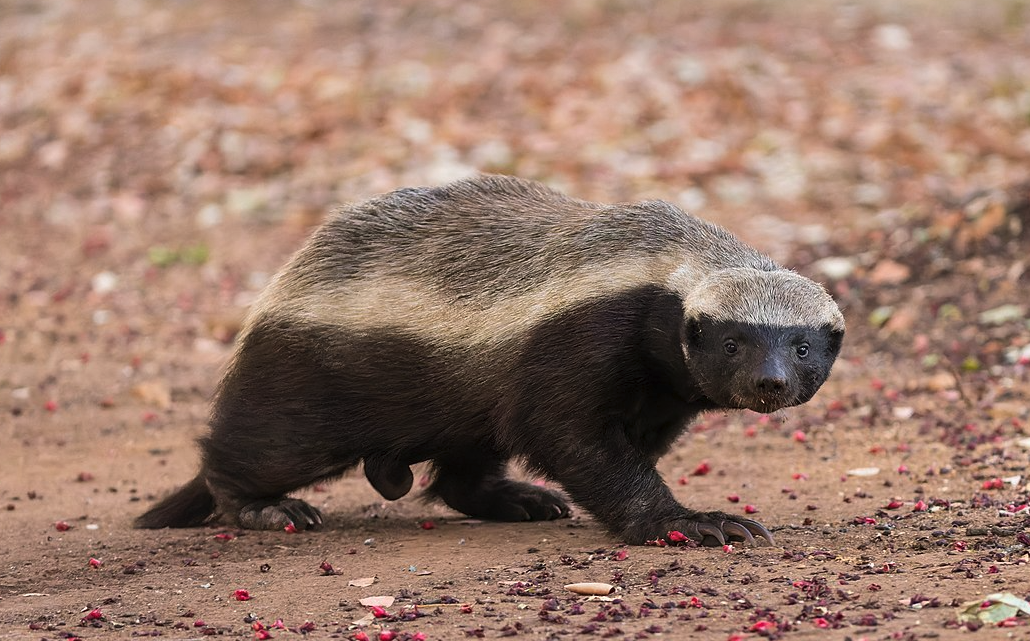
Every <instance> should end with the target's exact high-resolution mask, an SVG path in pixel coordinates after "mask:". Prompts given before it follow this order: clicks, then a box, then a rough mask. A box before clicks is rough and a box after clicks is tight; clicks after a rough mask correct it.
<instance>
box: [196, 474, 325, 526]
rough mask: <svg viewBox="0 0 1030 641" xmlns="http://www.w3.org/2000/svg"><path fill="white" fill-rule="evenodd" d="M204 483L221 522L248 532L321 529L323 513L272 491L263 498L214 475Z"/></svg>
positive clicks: (256, 489) (305, 503)
mask: <svg viewBox="0 0 1030 641" xmlns="http://www.w3.org/2000/svg"><path fill="white" fill-rule="evenodd" d="M207 482H208V483H207V484H208V488H209V489H210V491H211V494H212V496H214V499H215V515H216V518H217V519H218V520H220V521H223V522H226V523H230V524H234V525H238V526H239V527H242V528H245V529H248V530H282V529H285V528H287V527H289V526H290V525H292V526H293V527H295V528H296V529H298V530H314V529H318V528H319V527H321V525H322V513H321V512H320V511H319V510H318V508H316V507H314V506H313V505H311V504H310V503H308V502H307V501H304V500H301V499H297V498H293V497H290V496H286V495H285V493H277V492H276V491H274V490H271V491H268V492H267V494H265V495H262V493H260V492H259V491H258V488H256V487H247V488H244V487H240V486H239V485H238V484H236V483H226V482H224V478H223V477H220V476H219V475H217V474H214V473H209V474H208V475H207Z"/></svg>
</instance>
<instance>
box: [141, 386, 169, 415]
mask: <svg viewBox="0 0 1030 641" xmlns="http://www.w3.org/2000/svg"><path fill="white" fill-rule="evenodd" d="M132 394H133V395H134V396H135V397H136V398H138V399H139V400H141V401H143V402H144V403H146V404H148V405H155V406H157V407H158V408H160V409H163V410H166V409H168V408H169V407H171V406H172V392H171V390H169V389H168V386H167V385H166V384H164V383H161V382H159V381H145V382H143V383H139V384H137V385H135V386H133V388H132Z"/></svg>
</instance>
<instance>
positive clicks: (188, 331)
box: [0, 0, 1030, 417]
mask: <svg viewBox="0 0 1030 641" xmlns="http://www.w3.org/2000/svg"><path fill="white" fill-rule="evenodd" d="M1028 17H1030V8H1028V3H1027V2H1026V1H1025V0H999V1H997V2H986V3H985V2H979V1H965V0H945V1H931V0H926V1H918V0H913V1H909V2H888V1H886V0H883V1H876V0H872V1H868V2H849V1H843V0H840V1H831V2H819V3H811V2H800V1H787V2H773V1H767V0H731V1H728V2H723V1H715V0H702V1H699V2H681V1H679V0H660V1H656V2H642V1H640V2H637V1H630V0H607V1H600V0H574V1H570V2H543V1H534V0H524V1H519V2H502V1H499V0H497V1H490V0H488V1H484V2H464V1H457V0H431V1H425V0H417V1H415V0H411V1H401V0H398V1H391V2H378V1H368V2H360V1H354V2H329V1H318V0H308V1H303V2H301V1H298V2H285V1H277V0H261V1H258V2H246V3H244V2H208V1H199V0H197V1H193V0H175V1H170V2H169V1H147V0H137V1H133V0H90V2H77V1H70V0H69V1H60V0H49V1H47V0H5V1H4V2H2V3H0V292H2V294H3V296H2V297H0V332H2V334H0V340H3V341H4V342H5V343H6V344H7V345H6V347H3V346H0V359H4V360H6V361H7V362H8V363H15V362H17V363H18V364H19V365H20V367H18V368H14V369H8V368H4V370H3V371H0V388H8V389H9V390H13V391H14V396H13V400H12V396H11V394H9V393H5V394H2V395H0V403H5V404H13V406H14V409H18V408H19V407H22V406H24V407H32V408H38V407H39V406H40V405H41V404H42V403H43V401H44V400H45V399H52V400H54V401H55V402H58V397H60V396H62V395H63V396H65V397H72V398H73V399H77V400H71V399H68V401H66V402H69V401H70V402H73V403H74V402H82V403H86V404H87V405H90V406H93V405H95V404H96V403H98V402H102V401H105V399H107V400H108V401H109V402H111V403H114V402H116V401H115V400H111V399H117V397H118V394H121V393H124V392H126V391H127V390H129V389H135V388H134V387H133V385H134V383H131V381H128V380H127V379H131V378H132V377H131V376H130V374H132V373H133V372H137V371H143V372H144V373H149V374H150V375H156V374H159V373H160V374H163V375H172V374H174V373H176V372H179V374H180V375H182V376H185V377H186V379H185V381H183V380H176V382H172V383H170V384H168V385H165V386H164V387H163V388H161V389H159V390H158V392H157V393H156V396H155V397H154V398H151V399H150V401H152V402H153V401H156V402H157V404H158V405H159V406H160V409H165V410H167V409H168V408H170V407H171V403H170V399H171V398H172V397H175V396H176V395H177V396H178V397H179V398H184V397H190V395H191V394H196V395H197V396H198V397H199V396H203V395H205V394H206V393H207V391H208V390H210V389H211V387H212V385H213V382H214V379H215V377H214V373H213V371H212V366H214V365H216V364H219V363H221V362H222V361H223V359H224V357H225V355H226V354H227V350H228V349H229V345H230V343H231V341H232V338H233V336H234V334H235V332H236V330H237V329H238V327H239V323H240V320H241V318H242V315H243V313H244V311H245V309H246V306H247V305H248V303H249V302H250V301H251V300H252V298H253V296H254V295H255V294H256V292H257V291H259V290H260V288H261V287H262V286H263V285H264V284H265V283H266V282H267V279H268V278H269V275H270V274H271V273H274V271H275V270H276V269H277V268H278V267H279V266H280V265H281V264H282V263H283V261H284V260H285V259H286V257H287V256H288V255H289V254H290V253H291V252H292V251H294V250H295V249H296V248H297V247H298V246H299V244H300V243H301V242H302V240H303V238H304V237H305V236H306V234H307V233H308V232H309V231H310V229H311V227H312V226H313V225H316V224H317V223H318V222H319V221H320V220H321V219H322V217H323V216H324V215H325V213H326V212H327V211H329V210H330V209H331V208H332V207H333V206H335V205H338V204H341V203H345V202H349V201H356V200H360V199H363V198H366V197H368V196H370V195H373V194H375V193H378V192H383V191H387V190H390V189H393V188H396V187H401V186H411V185H426V184H435V183H441V182H445V181H449V180H452V179H455V178H459V177H462V176H466V175H468V174H470V173H472V172H476V171H485V172H500V173H510V174H516V175H519V176H523V177H526V178H533V179H538V180H542V181H545V182H547V183H548V184H551V185H553V186H555V187H558V188H559V189H563V190H566V191H568V192H569V193H571V194H573V195H575V196H578V197H581V198H587V199H596V200H604V201H619V200H637V199H644V198H662V199H666V200H669V201H672V202H674V203H676V204H678V205H680V206H682V207H683V208H685V209H687V210H689V211H691V212H693V213H696V214H698V215H701V216H703V217H706V218H709V219H711V220H714V221H716V222H719V223H721V224H723V225H725V226H727V227H729V228H730V229H731V230H732V231H734V232H735V233H737V234H739V235H741V236H743V237H744V238H745V239H746V240H749V241H751V242H752V243H754V244H756V245H757V246H759V247H760V248H761V249H762V250H764V251H766V252H769V253H771V254H772V255H773V256H774V257H775V258H777V259H779V260H782V261H785V262H788V263H790V264H792V265H796V266H798V267H799V268H801V269H803V270H805V271H807V272H808V273H810V274H812V275H814V276H815V277H817V278H819V279H820V280H823V281H824V282H828V283H829V284H830V285H831V287H832V289H833V291H834V293H835V294H836V295H837V296H838V298H839V299H840V300H841V301H842V303H843V305H844V306H845V307H846V310H847V313H848V315H849V322H850V323H851V324H852V327H853V329H854V330H855V331H864V330H868V332H869V334H868V338H870V339H871V340H875V339H878V338H883V337H884V336H887V335H891V336H893V335H897V334H899V333H901V334H904V333H905V332H909V333H914V330H913V326H914V325H918V324H920V323H923V321H927V322H926V323H925V324H924V325H920V327H917V328H916V329H919V330H920V331H922V332H925V333H927V336H924V338H927V337H928V339H929V341H930V343H931V344H932V342H933V341H934V340H935V335H934V334H933V330H932V328H930V325H931V324H932V323H934V322H936V321H938V320H942V321H947V320H949V319H950V320H955V319H956V318H957V319H960V320H961V319H965V320H970V319H972V320H973V321H974V325H975V321H976V320H977V319H978V318H979V317H978V316H977V314H979V313H981V312H983V311H987V310H988V309H995V308H996V307H998V306H1001V305H1010V308H1007V309H1008V311H1007V312H1006V311H1004V310H1003V312H1000V314H1001V316H1000V318H1001V321H1000V323H1002V324H1004V323H1011V322H1012V321H1016V324H1015V325H1011V324H1009V325H1006V327H1007V328H1008V330H1007V333H1006V334H1005V335H1004V336H1002V337H1001V338H1000V339H999V341H1000V342H999V343H998V344H997V345H994V347H991V346H990V345H988V346H987V347H984V346H983V345H980V347H977V348H976V349H980V350H984V349H986V350H987V351H989V352H990V353H991V354H994V356H992V357H991V358H993V359H994V361H997V362H1002V361H1004V360H1006V359H1008V361H1010V362H1011V361H1012V360H1013V359H1016V360H1018V359H1019V358H1021V356H1022V355H1023V353H1024V352H1026V349H1025V347H1026V343H1027V330H1026V325H1025V322H1023V324H1019V322H1018V321H1020V320H1021V319H1024V318H1025V311H1026V309H1025V306H1024V304H1025V295H1022V298H1021V299H1019V300H1014V299H1013V300H1009V299H1010V298H1011V297H1013V296H1016V297H1017V298H1018V296H1019V294H1018V292H1019V291H1020V287H1021V285H1020V282H1021V281H1023V283H1024V284H1025V277H1024V275H1023V272H1024V267H1025V258H1024V257H1023V253H1025V249H1026V243H1025V240H1026V234H1025V233H1024V228H1025V227H1026V226H1025V225H1023V222H1024V221H1025V219H1026V216H1027V214H1026V207H1025V205H1026V203H1027V198H1026V190H1025V185H1024V182H1025V181H1027V179H1028V178H1030V176H1028V174H1030V162H1028V161H1030V27H1028V26H1027V18H1028ZM1021 185H1023V187H1021ZM1020 189H1023V191H1020ZM991 260H994V261H995V262H991ZM971 261H972V262H971ZM998 261H1000V262H998ZM956 274H958V275H960V276H962V279H963V280H960V281H954V280H946V281H944V282H943V284H942V285H941V289H940V290H939V291H938V292H937V293H934V290H933V289H932V287H931V284H932V283H933V282H934V279H935V278H937V277H941V276H948V277H953V276H955V275H956ZM956 282H958V283H960V284H959V285H958V286H956ZM991 296H993V297H994V298H992V299H991V300H990V301H989V302H987V303H984V302H983V300H982V299H983V298H984V297H988V298H990V297H991ZM963 297H965V298H963ZM1012 305H1015V308H1014V309H1012V308H1011V306H1012ZM942 308H943V309H944V312H945V313H944V314H943V315H941V314H940V313H939V312H940V310H941V309H942ZM924 313H925V314H929V316H928V317H927V318H923V317H922V316H921V315H922V314H924ZM949 314H950V316H949ZM1006 314H1008V315H1007V316H1006ZM853 319H857V323H856V322H855V321H854V320H853ZM995 320H997V319H995ZM989 327H994V325H989ZM883 328H886V330H887V334H884V333H882V332H880V330H881V329H883ZM981 329H982V328H981V327H973V328H972V330H970V331H971V333H970V334H969V336H968V337H966V342H967V343H969V344H970V345H972V344H973V343H976V342H977V341H979V342H980V343H982V344H986V343H989V341H985V340H984V339H983V334H982V333H979V334H978V333H977V332H979V331H980V330H981ZM859 338H861V335H859ZM936 338H938V339H940V341H945V340H951V339H953V338H954V332H953V328H948V327H944V326H942V327H941V328H940V329H939V332H938V335H936ZM925 342H926V341H924V343H925ZM905 344H906V345H908V343H907V342H906V343H905ZM852 345H858V343H854V342H852ZM874 345H875V343H874ZM921 345H922V347H921V348H920V349H922V351H923V352H927V351H931V352H932V351H934V350H933V349H929V348H927V347H926V345H925V344H923V343H921ZM963 345H965V343H964V344H963ZM917 347H918V345H917ZM946 349H950V348H949V347H948V345H947V344H945V345H944V346H943V347H941V350H944V351H946ZM968 349H972V348H971V347H970V348H968ZM968 349H967V347H965V346H959V347H954V349H953V351H954V352H955V354H954V358H955V359H958V362H962V359H965V358H966V356H969V354H966V353H965V352H967V351H968ZM941 350H938V351H941ZM964 350H965V351H964ZM1013 350H1015V351H1013ZM1020 350H1022V351H1020ZM942 353H943V352H942ZM98 354H103V355H105V356H104V358H102V359H101V360H102V361H103V362H109V363H110V369H109V371H110V372H111V374H110V376H109V377H107V376H104V375H100V376H99V377H95V376H89V377H84V378H81V379H76V378H75V376H74V375H75V373H76V372H80V371H81V370H82V369H83V367H84V363H86V362H89V361H90V360H91V359H92V360H93V361H94V362H95V361H96V360H97V356H98ZM974 356H975V357H976V358H979V359H980V360H981V361H983V360H984V358H983V356H982V355H979V354H977V355H974ZM987 360H991V359H990V358H988V359H987ZM198 364H200V365H199V366H198ZM96 367H97V365H94V367H93V370H92V371H94V372H95V371H96ZM148 367H149V368H150V370H145V369H144V370H139V368H148ZM176 368H178V370H176ZM170 373H171V374H170ZM68 376H72V378H73V379H74V380H75V382H77V383H78V384H77V385H75V384H69V385H66V386H64V388H63V390H64V391H63V392H62V391H61V384H60V381H61V380H62V377H63V378H67V377H68ZM66 382H69V383H71V382H70V381H66ZM72 390H77V391H72ZM140 393H142V394H143V395H144V397H147V394H148V393H147V392H146V391H145V390H144V391H143V392H139V390H137V396H138V394H140ZM199 407H200V408H201V409H198V410H195V411H196V412H197V413H198V416H201V417H202V413H203V409H202V407H203V406H202V405H199Z"/></svg>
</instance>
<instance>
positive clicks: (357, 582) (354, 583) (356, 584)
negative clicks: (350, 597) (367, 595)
mask: <svg viewBox="0 0 1030 641" xmlns="http://www.w3.org/2000/svg"><path fill="white" fill-rule="evenodd" d="M375 582H376V578H375V577H374V576H366V577H361V578H360V579H351V580H350V581H347V585H348V586H349V587H352V588H367V587H368V586H370V585H372V584H373V583H375Z"/></svg>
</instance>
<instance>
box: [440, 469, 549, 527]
mask: <svg viewBox="0 0 1030 641" xmlns="http://www.w3.org/2000/svg"><path fill="white" fill-rule="evenodd" d="M434 490H435V492H436V494H437V496H439V497H440V498H441V499H443V501H444V503H446V504H447V505H449V506H451V507H452V508H454V509H455V510H457V511H459V512H463V513H464V514H467V515H469V516H472V517H476V518H480V519H489V520H491V521H550V520H552V519H561V518H565V517H567V516H568V515H569V505H568V503H566V502H565V499H564V497H562V495H561V494H559V493H558V492H555V491H553V490H549V489H547V488H543V487H537V486H536V485H530V484H529V483H520V482H518V481H512V480H509V479H498V480H491V481H490V482H487V483H484V484H483V485H482V486H480V487H474V488H469V487H463V486H458V485H450V484H441V483H438V484H437V486H436V487H435V488H434Z"/></svg>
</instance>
